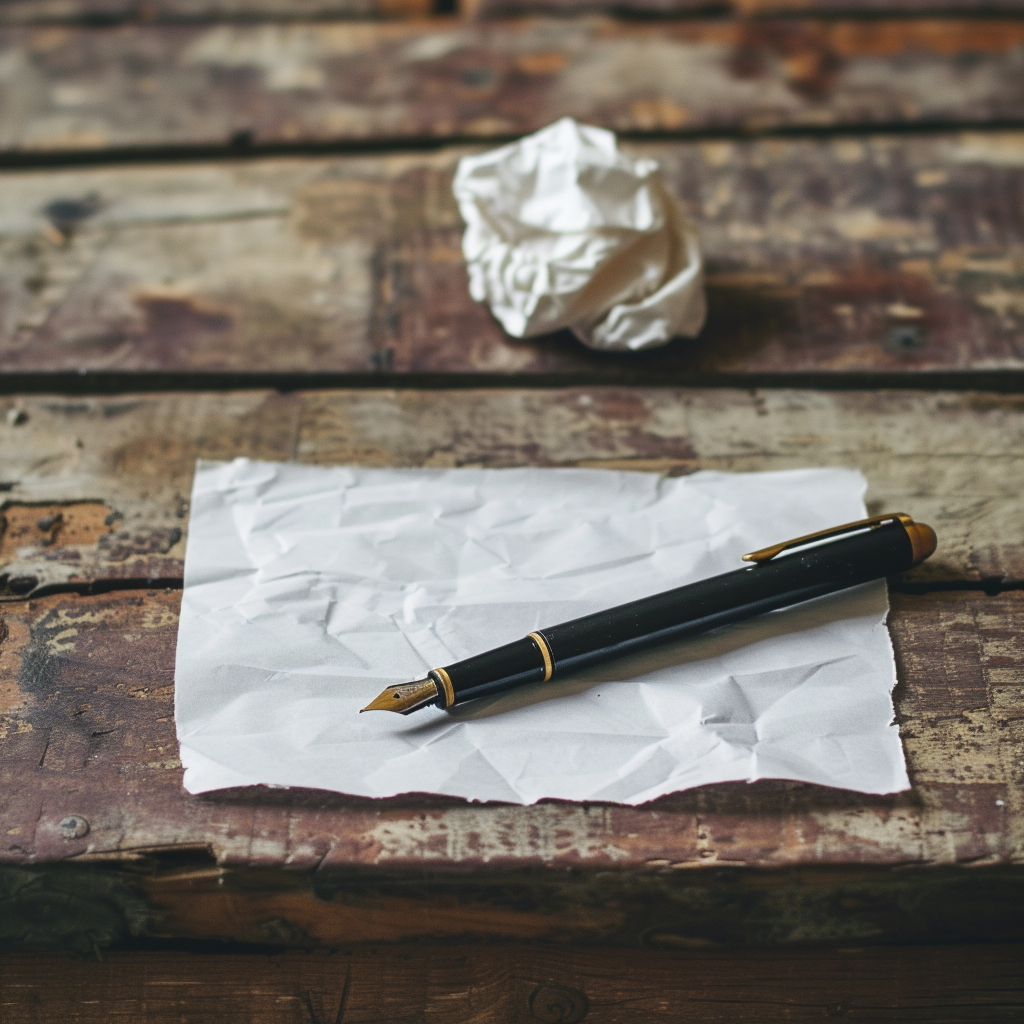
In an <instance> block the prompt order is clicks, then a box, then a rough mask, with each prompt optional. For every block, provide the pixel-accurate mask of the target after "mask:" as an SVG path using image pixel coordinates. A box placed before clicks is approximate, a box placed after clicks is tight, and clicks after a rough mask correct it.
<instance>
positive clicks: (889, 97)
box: [0, 17, 1024, 153]
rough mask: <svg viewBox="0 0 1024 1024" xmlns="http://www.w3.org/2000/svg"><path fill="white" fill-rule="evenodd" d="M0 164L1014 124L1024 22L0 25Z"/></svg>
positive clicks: (1020, 93)
mask: <svg viewBox="0 0 1024 1024" xmlns="http://www.w3.org/2000/svg"><path fill="white" fill-rule="evenodd" d="M0 60H2V61H3V67H4V68H6V69H8V70H7V71H6V72H5V75H4V79H3V81H2V82H0V86H2V92H0V102H2V104H3V107H4V110H5V112H6V114H5V117H4V119H3V122H2V124H0V151H6V152H7V153H19V152H20V153H24V152H30V153H31V152H34V153H48V152H55V151H68V152H85V151H97V150H104V149H110V148H114V149H118V150H124V149H131V148H136V147H143V148H145V147H181V146H206V147H210V146H214V147H220V146H228V145H236V146H238V145H242V146H249V145H253V144H255V145H268V144H275V145H277V144H287V145H291V144H296V143H313V142H316V143H327V142H338V141H354V140H381V139H410V138H417V139H423V138H435V139H444V138H450V137H452V136H461V137H468V136H469V137H479V138H494V137H501V136H509V135H517V134H520V133H523V132H527V131H531V130H533V129H536V128H539V127H541V126H542V125H545V124H548V123H549V122H551V121H553V120H555V119H556V118H557V117H560V116H562V115H565V114H571V115H573V116H575V117H577V118H579V119H581V120H584V121H589V122H595V123H599V124H602V125H605V126H607V127H609V128H613V129H616V130H618V131H633V132H637V131H639V132H657V131H671V132H674V131H678V130H680V129H685V130H687V131H697V130H707V129H715V130H723V129H724V130H736V129H741V130H745V129H757V130H763V129H766V128H778V127H799V126H804V127H812V128H823V127H837V126H842V125H892V124H899V125H904V124H917V125H920V124H928V123H936V122H938V123H947V122H950V121H954V122H959V123H977V124H984V123H988V122H990V121H993V120H1016V119H1018V118H1019V117H1020V111H1021V109H1022V102H1024V74H1022V73H1021V72H1022V69H1024V22H1021V21H1019V20H998V19H997V20H988V19H970V20H959V21H958V20H954V19H945V20H942V19H929V20H902V21H901V20H866V21H865V20H861V21H841V20H835V21H834V20H823V21H815V20H790V21H756V20H755V21H736V22H719V21H711V22H699V21H695V20H691V19H684V20H679V21H672V22H658V23H653V24H652V23H644V22H617V21H613V20H610V19H606V18H600V17H593V18H583V19H546V20H545V19H536V18H530V19H523V20H514V21H495V22H488V21H480V22H465V21H458V20H455V19H447V20H446V19H436V20H427V21H414V22H413V21H409V22H398V21H395V22H390V23H383V22H382V23H374V22H364V23H356V22H334V23H323V22H320V23H308V24H297V25H282V24H273V23H264V24H258V25H229V24H219V25H214V26H196V25H152V26H142V25H123V26H117V27H112V28H97V29H86V28H78V29H76V28H60V27H54V28H17V27H12V28H6V29H4V30H3V31H2V32H0Z"/></svg>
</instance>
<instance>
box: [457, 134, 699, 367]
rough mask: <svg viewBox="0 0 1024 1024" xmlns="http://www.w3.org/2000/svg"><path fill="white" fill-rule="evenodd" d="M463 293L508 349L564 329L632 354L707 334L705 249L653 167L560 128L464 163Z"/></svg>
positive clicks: (596, 137) (603, 141)
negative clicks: (507, 339) (497, 328)
mask: <svg viewBox="0 0 1024 1024" xmlns="http://www.w3.org/2000/svg"><path fill="white" fill-rule="evenodd" d="M453 191H454V193H455V198H456V200H457V201H458V204H459V210H460V212H461V213H462V217H463V220H464V221H465V222H466V231H465V234H464V236H463V240H462V251H463V254H464V255H465V257H466V265H467V269H468V271H469V291H470V294H471V295H472V297H473V298H474V299H476V301H477V302H486V303H487V304H488V305H489V306H490V307H491V311H492V312H493V313H494V315H495V317H497V319H498V320H499V321H500V322H501V325H502V326H503V327H504V328H505V330H506V331H507V332H508V333H509V334H511V335H512V336H513V337H515V338H527V337H533V336H534V335H537V334H544V333H547V332H548V331H555V330H559V329H560V328H563V327H569V328H571V329H572V330H573V332H574V333H575V334H576V335H577V337H579V338H580V340H581V341H583V342H584V343H585V344H587V345H590V346H591V347H592V348H599V349H613V350H627V351H638V350H640V349H645V348H653V347H655V346H657V345H664V344H665V343H666V342H667V341H669V340H671V339H672V338H673V337H675V336H677V335H685V336H687V337H694V336H695V335H697V334H698V333H699V332H700V329H701V327H702V326H703V324H704V316H705V305H704V280H703V269H702V268H703V264H702V261H701V253H700V241H699V239H698V237H697V232H696V230H695V229H694V227H693V226H692V225H691V224H690V223H689V221H688V220H687V219H686V215H685V214H684V213H683V209H682V207H681V206H680V205H679V202H678V200H677V199H676V198H675V197H674V196H673V195H672V194H671V192H669V191H668V189H667V188H666V187H665V184H664V182H663V181H662V178H661V172H660V171H659V169H658V164H657V161H655V160H646V159H639V160H635V159H632V158H631V157H628V156H626V155H625V154H624V153H620V152H619V150H618V147H617V145H616V140H615V136H614V135H613V134H612V133H611V132H609V131H606V130H605V129H603V128H593V127H591V126H589V125H581V124H578V123H577V122H576V121H574V120H573V119H572V118H571V117H565V118H562V120H560V121H556V122H555V123H554V124H552V125H549V126H548V127H547V128H544V129H542V130H541V131H539V132H535V133H534V134H533V135H527V136H526V137H525V138H522V139H520V140H519V141H518V142H514V143H512V144H511V145H508V146H502V147H501V148H500V149H495V150H491V151H490V152H488V153H482V154H479V155H477V156H467V157H463V158H462V160H461V161H459V167H458V170H457V172H456V174H455V181H454V184H453Z"/></svg>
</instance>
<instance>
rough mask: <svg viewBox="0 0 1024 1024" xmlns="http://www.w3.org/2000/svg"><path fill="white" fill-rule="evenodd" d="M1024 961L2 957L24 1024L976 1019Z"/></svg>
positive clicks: (1008, 1008)
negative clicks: (63, 1023) (95, 959)
mask: <svg viewBox="0 0 1024 1024" xmlns="http://www.w3.org/2000/svg"><path fill="white" fill-rule="evenodd" d="M1022 957H1024V948H1022V947H1020V946H1012V945H1007V946H961V947H945V948H935V947H932V948H928V947H924V948H913V947H902V948H895V949H888V950H882V949H843V950H838V951H822V952H816V951H809V950H801V951H792V952H785V953H782V952H726V951H722V952H707V951H704V952H697V951H690V952H666V951H653V950H645V951H632V950H614V951H611V950H582V949H576V950H565V949H538V948H536V947H530V946H523V945H510V946H500V947H496V948H494V947H492V948H486V947H485V948H481V947H479V946H465V945H463V946H455V947H444V948H440V949H438V948H433V949H431V948H426V949H425V948H423V947H416V946H405V947H398V948H391V949H387V948H382V949H374V948H358V949H353V950H346V951H343V952H336V953H307V954H297V953H285V954H277V955H272V956H255V955H248V956H242V955H232V956H202V955H195V954H193V955H189V954H187V953H112V954H108V955H106V956H105V957H104V959H103V961H102V962H101V963H95V962H93V963H89V962H83V961H81V960H77V961H76V960H71V959H68V958H62V957H53V956H51V957H29V956H25V955H14V956H7V957H5V958H4V959H3V961H2V962H0V989H2V990H3V993H4V994H3V995H2V996H0V1007H2V1008H3V1011H4V1018H5V1020H6V1021H7V1022H8V1024H36V1022H38V1021H41V1020H46V1021H50V1020H54V1021H55V1020H61V1021H67V1022H69V1024H107V1022H122V1021H123V1022H128V1021H131V1022H135V1021H139V1020H145V1021H146V1022H147V1024H178V1022H179V1021H181V1020H183V1019H188V1020H190V1021H199V1020H202V1021H223V1022H224V1024H235V1022H239V1024H242V1022H244V1024H281V1022H282V1021H288V1022H291V1021H295V1022H299V1021H301V1022H303V1024H334V1022H335V1021H337V1022H341V1021H344V1022H345V1024H360V1022H367V1024H379V1022H381V1021H382V1020H387V1021H388V1022H389V1024H404V1022H410V1024H411V1022H414V1021H415V1022H422V1021H426V1022H432V1024H484V1022H490V1021H496V1020H501V1021H516V1022H523V1024H527V1022H532V1021H547V1022H549V1024H552V1022H561V1024H576V1022H578V1021H581V1020H583V1018H584V1017H585V1018H586V1020H587V1022H588V1024H591V1022H592V1024H632V1022H634V1021H637V1020H643V1021H645V1022H646V1021H651V1022H659V1021H666V1022H667V1021H673V1022H676V1021H679V1020H685V1021H687V1022H688V1024H690V1022H692V1024H722V1022H729V1024H745V1022H750V1024H776V1022H778V1024H782V1022H786V1024H790V1022H792V1024H802V1022H818V1021H822V1020H829V1019H832V1018H837V1017H838V1018H840V1019H843V1020H851V1021H873V1022H879V1024H880V1022H888V1021H928V1022H929V1024H952V1022H957V1024H960V1022H964V1021H1004V1020H1005V1021H1010V1020H1019V1019H1020V1016H1021V1015H1022V1013H1024V991H1022V984H1021V970H1020V967H1021V962H1022V961H1021V958H1022ZM200 1008H201V1010H200ZM197 1010H198V1011H199V1013H198V1014H197Z"/></svg>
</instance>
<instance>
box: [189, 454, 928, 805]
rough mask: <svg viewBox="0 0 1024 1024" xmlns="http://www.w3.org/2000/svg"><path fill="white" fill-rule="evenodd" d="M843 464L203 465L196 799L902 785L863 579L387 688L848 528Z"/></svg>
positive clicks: (645, 794) (194, 562) (529, 797)
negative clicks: (743, 784) (650, 644)
mask: <svg viewBox="0 0 1024 1024" xmlns="http://www.w3.org/2000/svg"><path fill="white" fill-rule="evenodd" d="M864 489H865V484H864V479H863V477H861V476H860V474H859V473H856V472H852V471H849V470H840V469H814V470H800V471H789V472H781V473H750V474H736V475H732V474H726V473H717V472H701V473H695V474H694V475H692V476H688V477H680V478H675V479H668V478H663V477H659V476H657V475H654V474H648V473H620V472H610V471H605V470H585V469H580V470H574V469H508V470H489V469H450V470H430V469H363V468H349V467H339V468H319V467H311V466H300V465H293V464H277V463H266V462H253V461H249V460H247V459H237V460H235V461H234V462H231V463H211V462H201V463H200V464H199V465H198V467H197V472H196V478H195V487H194V491H193V500H192V517H191V526H190V529H189V537H188V546H187V554H186V562H185V591H184V597H183V602H182V610H181V623H180V627H179V633H178V655H177V668H176V677H175V682H176V691H175V693H176V703H175V718H176V722H177V728H178V738H179V740H180V742H181V760H182V762H183V763H184V765H185V768H186V772H185V786H186V788H187V789H188V790H189V791H190V792H193V793H199V792H204V791H206V790H212V789H219V788H224V787H231V786H243V785H252V784H259V783H262V784H267V785H276V786H303V787H314V788H319V789H329V790H337V791H340V792H344V793H352V794H359V795H363V796H372V797H384V796H391V795H394V794H398V793H405V792H430V793H445V794H451V795H453V796H460V797H466V798H469V799H473V800H501V801H509V802H513V803H532V802H533V801H536V800H540V799H542V798H544V797H559V798H563V799H570V800H605V801H614V802H620V803H629V804H638V803H642V802H643V801H646V800H651V799H653V798H654V797H657V796H660V795H662V794H664V793H669V792H672V791H674V790H680V789H685V788H687V787H690V786H698V785H702V784H704V783H710V782H722V781H726V780H734V779H758V778H765V777H772V778H783V779H799V780H805V781H807V782H815V783H820V784H822V785H828V786H838V787H842V788H845V789H857V790H863V791H865V792H871V793H886V792H892V791H895V790H900V789H905V788H906V787H907V785H908V783H907V776H906V772H905V769H904V763H903V753H902V748H901V745H900V740H899V735H898V731H897V727H896V726H895V725H894V724H893V708H892V701H891V697H890V691H891V689H892V687H893V685H894V683H895V667H894V663H893V655H892V649H891V645H890V642H889V636H888V632H887V630H886V627H885V624H884V623H885V617H886V612H887V598H886V589H885V583H884V581H879V582H877V583H871V584H866V585H864V586H861V587H857V588H855V589H854V590H850V591H846V592H844V593H840V594H836V595H832V596H829V597H826V598H821V599H818V600H815V601H812V602H807V603H805V604H803V605H800V606H797V607H795V608H791V609H785V610H782V611H778V612H773V613H771V614H769V615H765V616H762V617H760V618H759V619H755V620H751V621H748V622H745V623H741V624H738V625H735V626H730V627H727V628H725V629H722V630H720V631H718V632H716V633H714V634H709V635H707V636H704V637H701V638H698V639H696V640H690V641H683V642H680V643H676V644H672V645H668V646H665V647H662V648H659V649H657V650H654V651H650V652H647V653H645V654H642V655H637V656H632V657H630V658H626V659H622V660H619V661H617V662H614V663H609V664H606V665H604V666H601V667H600V668H598V669H592V670H590V671H588V672H585V673H582V674H581V675H579V676H575V677H571V678H567V679H565V680H562V681H555V682H553V683H548V684H537V685H535V686H530V687H526V688H523V689H520V690H517V691H514V692H512V693H508V694H504V695H499V696H497V697H493V698H485V699H482V700H478V701H472V702H468V703H467V704H465V705H463V706H462V707H457V708H455V709H453V710H452V711H447V712H446V711H440V710H438V709H436V708H428V709H425V710H423V711H419V712H417V713H416V714H414V715H410V716H408V717H403V716H401V715H395V714H390V713H387V712H377V713H367V714H363V715H360V714H359V713H358V712H359V709H360V708H361V707H363V706H365V705H366V704H367V703H368V702H369V701H370V700H371V699H372V698H373V697H374V696H376V695H377V693H379V692H380V690H381V689H383V687H384V686H385V685H387V684H388V683H394V682H404V681H408V680H410V679H415V678H418V677H422V676H423V675H424V674H425V672H426V671H427V670H428V669H430V668H432V667H434V666H438V665H447V664H449V663H451V662H453V661H457V660H459V659H461V658H464V657H467V656H469V655H471V654H476V653H479V652H481V651H484V650H487V649H488V648H491V647H494V646H497V645H498V644H503V643H506V642H508V641H511V640H514V639H517V638H518V637H521V636H523V635H524V634H526V633H528V632H530V631H531V630H533V629H537V628H542V627H544V626H549V625H554V624H556V623H559V622H562V621H565V620H567V619H572V618H576V617H577V616H580V615H584V614H587V613H589V612H593V611H597V610H599V609H602V608H606V607H609V606H611V605H615V604H620V603H622V602H625V601H629V600H633V599H634V598H638V597H643V596H645V595H647V594H654V593H658V592H659V591H662V590H667V589H669V588H671V587H676V586H679V585H681V584H682V583H685V582H687V581H691V580H696V579H700V578H702V577H706V576H711V575H714V574H716V573H720V572H725V571H728V570H730V569H734V568H737V567H739V566H740V565H741V563H740V560H739V559H740V555H741V554H743V553H744V552H747V551H752V550H755V549H757V548H759V547H763V546H766V545H767V544H770V543H774V542H777V541H779V540H784V539H787V538H789V537H794V536H799V535H802V534H805V533H809V532H811V531H814V530H818V529H822V528H825V527H827V526H833V525H836V524H838V523H843V522H847V521H849V520H852V519H858V518H861V517H863V516H864V514H865V510H864V504H863V494H864Z"/></svg>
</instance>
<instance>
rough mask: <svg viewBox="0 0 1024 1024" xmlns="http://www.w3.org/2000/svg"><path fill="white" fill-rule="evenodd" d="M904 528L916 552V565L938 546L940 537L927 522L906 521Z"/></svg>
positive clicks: (912, 548)
mask: <svg viewBox="0 0 1024 1024" xmlns="http://www.w3.org/2000/svg"><path fill="white" fill-rule="evenodd" d="M903 529H904V530H906V531H907V536H908V537H909V538H910V547H911V550H912V551H913V553H914V565H920V564H921V563H922V562H923V561H924V560H925V559H926V558H927V557H928V556H929V555H930V554H932V552H933V551H934V550H935V548H936V547H937V546H938V543H939V539H938V537H936V536H935V531H934V530H933V529H932V528H931V527H930V526H929V525H928V524H927V523H918V522H913V521H911V522H909V523H908V522H904V523H903Z"/></svg>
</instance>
